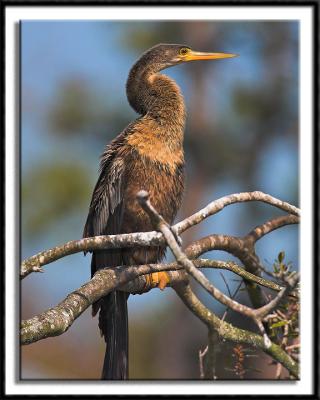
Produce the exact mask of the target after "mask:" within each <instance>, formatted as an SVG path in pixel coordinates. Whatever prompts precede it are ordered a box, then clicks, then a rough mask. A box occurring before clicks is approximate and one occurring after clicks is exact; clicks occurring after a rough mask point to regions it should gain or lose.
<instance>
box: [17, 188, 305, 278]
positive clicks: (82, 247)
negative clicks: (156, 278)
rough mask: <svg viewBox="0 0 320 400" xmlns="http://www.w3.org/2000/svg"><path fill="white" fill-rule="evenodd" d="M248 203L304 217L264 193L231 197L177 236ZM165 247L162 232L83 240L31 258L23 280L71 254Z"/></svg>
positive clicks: (178, 228)
mask: <svg viewBox="0 0 320 400" xmlns="http://www.w3.org/2000/svg"><path fill="white" fill-rule="evenodd" d="M247 201H262V202H265V203H268V204H271V205H273V206H275V207H278V208H280V209H282V210H284V211H287V212H289V213H291V214H293V215H297V216H299V215H300V211H299V209H298V208H296V207H294V206H292V205H290V204H288V203H286V202H284V201H281V200H278V199H276V198H274V197H272V196H269V195H268V194H265V193H262V192H257V191H256V192H245V193H237V194H231V195H229V196H224V197H221V198H220V199H218V200H215V201H213V202H211V203H209V204H208V205H207V206H206V207H205V208H203V209H202V210H200V211H198V212H197V213H195V214H193V215H191V216H190V217H188V218H186V219H184V220H183V221H181V222H179V223H178V224H176V225H174V226H173V227H172V230H173V231H174V232H176V234H181V233H182V232H184V231H185V230H187V229H188V228H190V227H191V226H194V225H196V224H199V223H200V222H201V221H203V220H204V219H205V218H208V217H209V216H211V215H214V214H216V213H218V212H219V211H221V210H222V209H223V208H224V207H226V206H228V205H230V204H234V203H241V202H247ZM161 244H164V239H163V237H162V235H161V234H160V233H158V232H137V233H130V234H121V235H106V236H96V237H91V238H84V239H81V240H72V241H70V242H67V243H65V244H63V245H61V246H56V247H54V248H52V249H49V250H45V251H42V252H40V253H38V254H36V255H34V256H32V257H29V258H27V259H26V260H24V261H22V263H21V271H20V277H21V279H23V278H25V277H26V276H27V275H29V274H30V273H31V272H41V271H42V269H41V267H42V266H43V265H45V264H49V263H51V262H53V261H56V260H58V259H60V258H62V257H65V256H67V255H70V254H74V253H79V252H81V251H84V252H87V251H93V250H102V249H115V248H122V247H135V246H158V245H161Z"/></svg>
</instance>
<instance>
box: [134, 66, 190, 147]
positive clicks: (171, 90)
mask: <svg viewBox="0 0 320 400" xmlns="http://www.w3.org/2000/svg"><path fill="white" fill-rule="evenodd" d="M127 97H128V100H129V103H130V105H131V107H132V108H134V110H135V111H137V112H138V113H139V114H141V115H147V116H148V117H149V118H152V119H153V120H154V121H156V122H157V124H158V125H159V126H161V127H163V128H164V130H163V131H167V132H168V130H170V131H171V133H173V132H176V134H177V135H180V136H181V139H182V137H183V130H184V124H185V106H184V101H183V97H182V95H181V93H180V89H179V87H178V85H177V84H176V83H175V82H174V81H173V80H172V79H170V78H169V77H167V76H166V75H162V74H159V73H158V71H153V70H152V68H148V67H145V66H140V65H139V63H137V64H136V65H134V66H133V68H132V69H131V71H130V74H129V77H128V81H127ZM165 128H167V129H165ZM168 133H169V132H168Z"/></svg>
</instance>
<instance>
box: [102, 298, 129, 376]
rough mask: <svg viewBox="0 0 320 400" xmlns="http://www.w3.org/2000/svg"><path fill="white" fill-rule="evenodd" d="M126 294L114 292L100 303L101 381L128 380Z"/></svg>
mask: <svg viewBox="0 0 320 400" xmlns="http://www.w3.org/2000/svg"><path fill="white" fill-rule="evenodd" d="M127 299H128V294H127V293H125V292H121V291H115V292H113V293H110V294H108V295H107V296H105V297H104V298H103V299H102V301H101V303H100V314H99V327H100V329H101V332H102V334H103V336H104V338H105V341H106V345H107V348H106V353H105V356H104V363H103V369H102V375H101V379H108V380H109V379H112V380H115V379H119V380H123V379H128V309H127Z"/></svg>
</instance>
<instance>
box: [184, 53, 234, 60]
mask: <svg viewBox="0 0 320 400" xmlns="http://www.w3.org/2000/svg"><path fill="white" fill-rule="evenodd" d="M237 56H238V54H231V53H202V52H200V51H193V50H190V51H189V52H188V53H187V54H186V55H185V56H184V57H183V60H184V61H195V60H217V59H220V58H231V57H237Z"/></svg>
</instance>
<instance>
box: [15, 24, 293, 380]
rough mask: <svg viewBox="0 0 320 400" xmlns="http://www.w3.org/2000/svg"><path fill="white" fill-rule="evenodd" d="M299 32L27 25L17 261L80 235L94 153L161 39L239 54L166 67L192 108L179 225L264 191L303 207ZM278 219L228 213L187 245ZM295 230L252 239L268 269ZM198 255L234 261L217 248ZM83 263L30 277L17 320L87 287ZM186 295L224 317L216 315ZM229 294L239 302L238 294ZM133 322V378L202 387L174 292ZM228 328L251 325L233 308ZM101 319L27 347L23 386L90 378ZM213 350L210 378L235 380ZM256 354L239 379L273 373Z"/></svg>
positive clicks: (259, 210)
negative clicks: (141, 60)
mask: <svg viewBox="0 0 320 400" xmlns="http://www.w3.org/2000/svg"><path fill="white" fill-rule="evenodd" d="M298 35H299V26H298V23H295V22H288V21H277V22H273V21H268V22H264V21H239V22H236V21H235V22H234V21H233V22H229V21H220V22H218V21H217V22H214V21H213V22H209V21H206V22H204V21H190V22H188V21H172V22H166V21H161V22H155V21H152V22H147V21H123V22H122V21H116V22H108V21H105V22H102V21H78V22H71V21H43V22H40V21H34V22H32V21H28V22H22V23H21V97H22V103H21V106H22V125H21V176H22V182H21V185H22V187H21V193H22V214H21V215H22V221H21V229H22V235H21V237H22V242H21V245H22V249H21V256H22V259H24V258H26V257H29V256H31V255H33V254H35V253H37V252H39V251H41V250H44V249H48V248H51V247H53V246H56V245H59V244H62V243H64V242H66V241H69V240H74V239H80V238H81V236H82V230H83V225H84V223H85V220H86V216H87V211H88V206H89V202H90V198H91V193H92V190H93V187H94V185H95V183H96V180H97V177H98V163H99V156H100V155H101V153H102V152H103V149H104V146H105V145H106V144H107V143H108V142H109V141H110V140H111V139H112V138H114V137H115V136H116V135H117V134H118V133H120V132H121V131H122V130H123V129H124V128H125V127H126V125H127V124H128V123H129V122H130V121H132V120H133V119H135V118H136V117H137V115H136V114H135V113H134V111H133V110H132V109H131V108H130V106H129V104H128V102H127V99H126V94H125V83H126V79H127V75H128V72H129V69H130V67H131V66H132V64H133V63H134V62H135V61H136V59H137V58H138V57H139V56H140V54H141V53H142V52H143V51H145V50H146V49H148V48H149V47H151V46H153V45H155V44H157V43H159V42H164V43H165V42H167V43H181V44H186V45H188V46H190V47H191V48H193V49H195V50H199V51H223V52H232V53H237V54H239V57H237V58H235V59H229V60H217V61H212V62H205V61H203V62H197V63H186V64H185V65H184V64H183V65H179V66H177V67H175V68H171V69H168V70H166V71H165V73H166V74H168V75H170V76H171V77H173V78H174V79H175V80H176V81H177V83H178V84H179V86H180V87H181V89H182V92H183V94H184V97H185V101H186V105H187V125H186V132H185V153H186V163H187V188H186V192H185V197H184V202H183V206H182V208H181V211H180V213H179V215H178V217H177V220H181V219H183V218H184V217H186V216H189V215H190V214H191V213H193V212H195V211H197V210H198V209H200V207H203V206H205V205H206V204H207V203H208V202H210V201H212V200H215V199H217V198H219V197H221V196H224V195H227V194H231V193H235V192H242V191H252V190H261V191H264V192H266V193H269V194H270V195H272V196H275V197H278V198H280V199H282V200H284V201H288V202H290V203H292V204H294V205H298V204H299V199H298V191H299V190H298V189H299V180H298V161H299V159H298V125H299V116H298V96H299V93H298V72H299V71H298V58H299V54H298V47H299V43H298ZM278 215H281V212H280V211H279V210H277V209H275V208H272V207H271V206H267V205H263V204H260V203H248V204H241V205H233V206H230V207H228V208H227V209H225V210H223V211H222V212H221V213H219V214H218V215H216V216H214V217H212V218H210V219H209V220H207V221H205V222H204V223H202V224H201V225H199V226H197V227H194V228H192V229H191V230H190V231H188V232H186V233H185V234H183V236H182V238H183V240H184V245H187V244H188V243H190V242H191V241H192V240H194V239H196V238H200V237H202V236H205V235H208V234H210V233H223V234H232V235H244V234H246V233H248V232H249V230H251V229H252V228H253V227H254V226H256V225H258V224H261V223H263V222H265V221H266V220H267V219H270V218H272V217H275V216H278ZM298 235H299V232H298V228H297V226H287V227H284V228H282V229H280V230H278V231H276V232H273V233H271V234H269V235H267V237H265V238H263V239H262V240H261V241H260V242H258V246H257V250H258V254H259V256H260V257H261V260H262V262H263V263H264V265H265V266H266V267H268V268H270V267H272V264H273V262H274V260H275V259H276V257H277V255H278V253H279V252H280V251H285V254H286V258H285V260H286V261H292V263H293V265H294V267H295V268H298V258H299V254H298V243H299V237H298ZM207 257H208V258H210V257H212V258H214V259H221V260H225V259H227V260H230V259H232V257H230V256H229V255H228V254H225V253H223V252H220V251H219V252H218V251H215V252H210V253H209V254H207ZM90 258H91V257H90V255H87V256H86V257H84V256H83V254H82V253H79V254H75V255H72V256H69V257H67V258H63V259H61V260H59V261H57V262H55V263H53V264H50V265H49V266H47V267H45V273H43V274H33V275H31V276H29V277H28V278H26V279H25V280H24V281H23V282H22V285H21V316H22V318H23V319H26V318H31V317H32V316H34V315H35V314H37V313H40V312H42V311H43V310H45V309H47V308H49V307H52V306H54V305H56V304H57V303H58V302H59V301H61V300H62V299H63V298H64V297H65V296H66V295H67V294H68V293H69V292H71V291H73V290H75V289H76V288H78V287H79V286H81V285H82V284H83V283H85V282H86V281H88V280H89V279H90ZM167 259H168V260H171V259H172V258H171V254H169V252H168V254H167ZM205 273H206V274H207V276H208V277H209V278H210V279H211V280H212V281H213V282H214V283H215V285H216V286H217V287H218V288H219V289H221V290H224V291H225V292H227V289H226V284H225V282H224V279H225V280H226V281H227V282H228V285H229V287H230V289H231V291H233V290H235V288H236V287H237V286H238V282H237V281H236V280H234V279H235V278H236V276H234V275H232V274H231V273H226V272H223V277H222V276H221V273H220V272H219V271H211V272H208V271H206V272H205ZM223 278H224V279H223ZM195 290H197V293H198V295H199V296H200V298H201V299H202V300H203V301H204V302H205V303H206V304H207V305H208V306H209V307H210V308H211V309H213V310H214V311H215V313H216V314H218V315H219V316H222V315H223V313H224V311H225V308H224V307H223V306H221V305H219V304H218V303H217V302H215V301H213V300H212V299H210V298H209V297H207V296H206V294H204V293H203V291H202V290H199V288H198V287H195ZM237 299H239V300H240V301H243V302H244V303H246V302H248V299H247V295H246V292H245V291H241V292H240V293H239V295H238V297H237ZM129 320H130V377H131V378H132V379H199V360H198V352H199V350H200V349H202V350H203V348H204V347H205V346H206V343H207V332H206V328H205V326H204V325H203V324H202V323H200V321H198V320H197V318H196V317H195V316H193V315H192V314H191V313H190V312H189V311H188V310H187V309H186V308H185V306H184V305H183V304H182V303H181V301H180V300H179V298H178V297H177V296H176V295H175V293H174V292H173V290H172V289H170V288H168V289H166V290H164V291H163V292H161V291H160V290H158V289H155V290H152V291H151V292H149V293H147V294H144V295H140V296H139V295H135V296H130V298H129ZM226 320H227V321H230V322H232V323H234V324H236V325H237V326H241V327H246V328H248V329H254V327H253V326H252V325H251V324H250V323H249V321H247V320H245V319H244V317H240V318H239V316H238V315H235V314H234V313H233V312H228V314H227V318H226ZM97 324H98V321H97V318H95V319H93V318H92V317H91V310H87V311H86V312H85V313H84V314H83V315H82V316H81V317H80V318H78V319H77V320H76V321H75V323H74V324H73V325H72V327H71V328H70V329H69V331H68V332H67V333H65V334H64V335H62V336H59V337H56V338H49V339H46V340H43V341H40V342H38V343H35V344H32V345H29V346H25V347H23V348H22V349H21V377H22V379H99V377H100V371H101V366H102V362H103V356H104V342H103V340H102V339H101V338H100V334H99V331H98V326H97ZM217 349H218V352H217V357H218V362H217V369H216V375H217V376H218V379H237V376H236V375H235V373H234V371H233V364H234V359H233V357H232V355H231V353H232V345H230V344H229V343H220V344H219V346H218V347H217ZM255 355H257V357H255V358H252V359H251V361H250V368H249V367H248V370H247V371H246V374H245V376H244V378H245V379H266V378H273V377H274V371H275V366H273V365H269V363H270V361H271V360H270V359H269V358H268V357H267V356H265V355H264V354H263V353H260V352H255ZM286 376H287V375H286V374H285V373H284V374H283V378H286Z"/></svg>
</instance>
